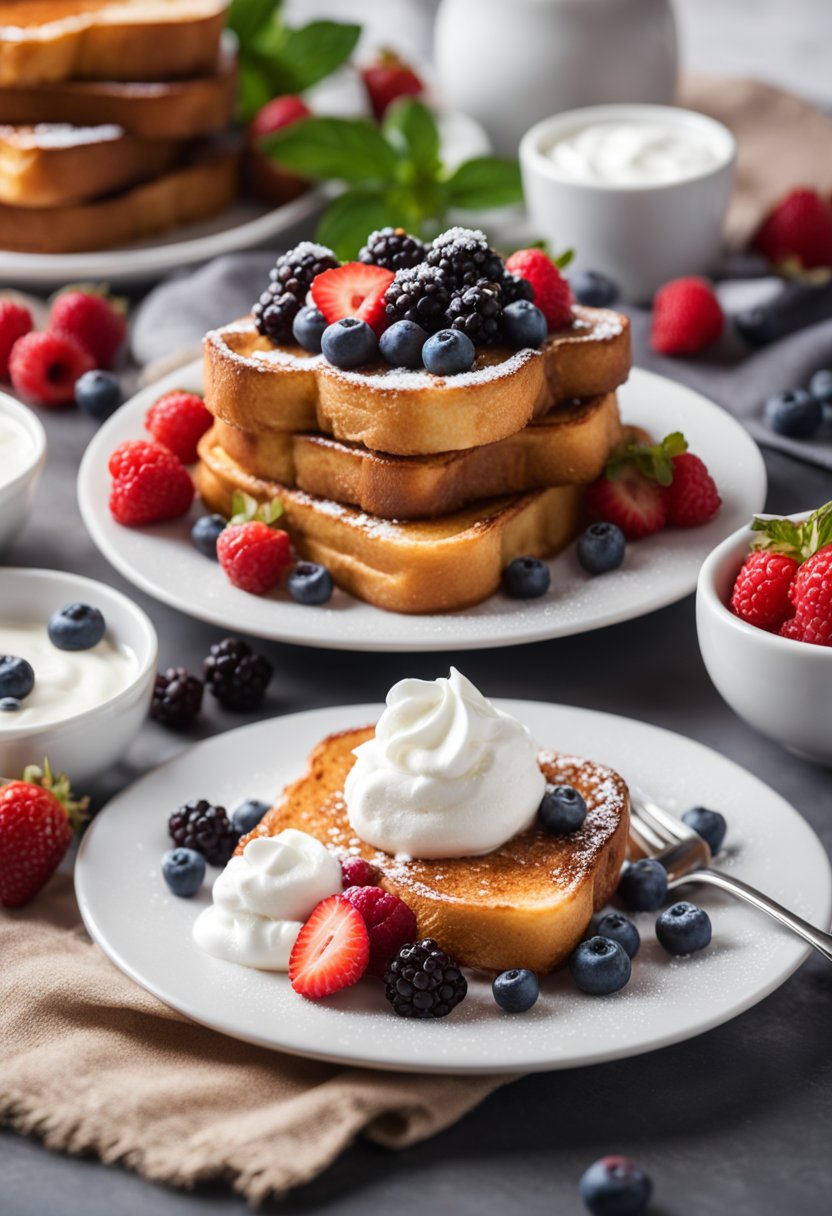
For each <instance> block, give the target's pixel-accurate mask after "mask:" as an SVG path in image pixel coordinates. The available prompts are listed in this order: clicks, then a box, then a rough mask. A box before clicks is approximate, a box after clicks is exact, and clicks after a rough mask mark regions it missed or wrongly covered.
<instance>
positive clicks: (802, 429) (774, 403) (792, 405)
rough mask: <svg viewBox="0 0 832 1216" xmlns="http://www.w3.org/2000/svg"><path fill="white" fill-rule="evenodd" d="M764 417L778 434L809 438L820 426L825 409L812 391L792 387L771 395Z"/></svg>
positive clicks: (764, 410) (766, 404)
mask: <svg viewBox="0 0 832 1216" xmlns="http://www.w3.org/2000/svg"><path fill="white" fill-rule="evenodd" d="M763 418H764V419H765V421H766V422H767V423H768V425H769V426H770V427H771V429H772V430H773V431H776V432H777V434H778V435H788V436H789V437H790V438H791V439H809V438H810V437H811V436H812V435H814V433H815V431H816V430H818V428H819V427H820V424H821V421H822V419H823V410H822V408H821V404H820V402H819V401H818V400H816V398H814V397H813V396H812V395H811V393H807V392H806V390H805V389H803V388H792V389H788V390H787V391H786V392H785V393H778V394H777V396H776V397H769V399H768V401H767V402H766V403H765V406H764V408H763Z"/></svg>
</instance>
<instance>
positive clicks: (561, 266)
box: [552, 249, 575, 270]
mask: <svg viewBox="0 0 832 1216" xmlns="http://www.w3.org/2000/svg"><path fill="white" fill-rule="evenodd" d="M574 256H575V250H574V249H565V250H564V251H563V253H559V254H558V256H557V257H556V258H553V259H552V261H553V262H554V263H555V265H556V266H557V268H558V270H566V267H567V266H568V265H569V263H570V262H571V261H572V259H573V258H574Z"/></svg>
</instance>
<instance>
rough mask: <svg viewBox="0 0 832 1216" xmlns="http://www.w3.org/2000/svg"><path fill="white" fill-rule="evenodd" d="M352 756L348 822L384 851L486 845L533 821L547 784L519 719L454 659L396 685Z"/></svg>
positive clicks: (439, 852) (429, 851)
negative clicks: (434, 673) (444, 673)
mask: <svg viewBox="0 0 832 1216" xmlns="http://www.w3.org/2000/svg"><path fill="white" fill-rule="evenodd" d="M355 756H356V760H355V764H354V765H353V767H352V769H351V770H350V772H349V773H348V775H347V780H346V783H345V786H344V797H345V799H346V803H347V813H348V816H349V821H350V824H351V825H352V828H353V830H354V831H355V832H356V833H357V834H358V835H359V836H360V837H361V839H362V840H364V841H366V842H367V844H371V845H374V846H375V847H376V848H377V849H382V850H383V851H384V852H385V853H393V854H405V855H407V856H409V857H422V858H432V857H436V858H439V857H468V856H474V855H477V854H480V853H490V852H491V851H492V850H493V849H496V848H499V846H500V845H501V844H504V843H505V842H506V841H507V840H510V839H511V837H512V836H516V835H517V833H518V832H522V831H524V830H525V829H526V828H528V827H529V826H530V825H531V823H532V820H533V819H534V816H535V813H536V812H537V809H538V807H539V806H540V801H541V799H542V797H543V794H544V793H545V790H546V781H545V779H544V776H543V773H542V772H541V771H540V767H539V765H538V763H537V751H536V748H535V745H534V743H533V741H532V738H531V736H530V734H529V732H528V730H527V729H526V727H525V726H523V724H522V723H521V722H518V721H517V719H516V718H512V717H511V715H510V714H507V713H504V712H503V711H502V710H499V709H497V708H495V706H493V705H492V704H491V702H490V701H488V700H486V698H485V697H484V696H483V695H482V693H481V692H480V691H479V690H478V689H477V688H475V687H474V685H473V684H472V683H471V682H470V680H467V679H466V678H465V676H463V675H461V674H460V673H459V672H458V671H457V670H456V668H455V667H452V668H451V672H450V675H449V676H448V678H447V679H439V680H401V681H399V683H398V684H394V686H393V687H392V688H391V689H390V692H389V693H388V694H387V708H386V709H385V711H384V713H383V714H382V715H381V718H380V719H379V722H378V725H377V726H376V733H375V737H374V738H372V739H369V740H368V741H367V742H366V743H362V744H361V745H360V746H359V747H357V748H356V749H355Z"/></svg>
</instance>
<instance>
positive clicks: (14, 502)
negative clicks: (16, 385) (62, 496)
mask: <svg viewBox="0 0 832 1216" xmlns="http://www.w3.org/2000/svg"><path fill="white" fill-rule="evenodd" d="M45 462H46V435H45V434H44V430H43V427H42V426H41V424H40V421H39V419H37V418H36V417H35V415H34V414H33V413H32V411H31V410H30V409H27V408H26V406H25V405H20V404H19V403H18V402H17V401H15V400H14V399H13V398H12V397H9V396H8V394H7V393H0V555H2V554H3V553H4V552H5V550H6V549H8V547H9V545H10V544H11V543H12V541H13V540H14V538H15V536H17V533H18V532H19V531H20V529H21V528H22V527H23V524H24V523H25V521H26V517H27V515H28V514H29V511H30V509H31V506H32V498H33V497H34V493H35V488H36V486H37V483H38V480H39V478H40V475H41V473H42V472H43V466H44V464H45Z"/></svg>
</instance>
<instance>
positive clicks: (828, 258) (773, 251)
mask: <svg viewBox="0 0 832 1216" xmlns="http://www.w3.org/2000/svg"><path fill="white" fill-rule="evenodd" d="M753 243H754V246H755V248H757V249H759V251H760V253H763V254H765V256H766V257H767V258H768V259H769V260H770V261H771V262H774V263H775V265H786V266H788V265H789V264H796V265H797V267H798V268H799V269H801V270H813V269H815V268H816V267H818V266H832V201H830V200H828V199H824V198H821V196H820V195H819V194H818V193H817V192H816V191H814V190H808V189H805V188H798V189H797V190H792V191H790V193H789V194H787V195H786V197H785V198H784V199H781V201H780V202H779V203H778V204H777V206H776V207H775V208H774V209H773V210H772V211H771V212H770V213H769V215H768V216H767V217H766V219H765V220H764V221H763V224H762V226H761V227H760V229H759V230H758V232H757V234H756V236H755V237H754V242H753Z"/></svg>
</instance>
